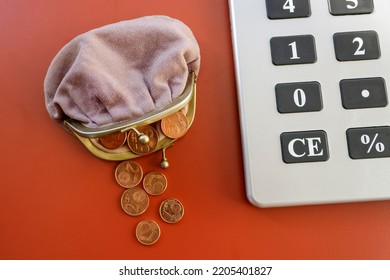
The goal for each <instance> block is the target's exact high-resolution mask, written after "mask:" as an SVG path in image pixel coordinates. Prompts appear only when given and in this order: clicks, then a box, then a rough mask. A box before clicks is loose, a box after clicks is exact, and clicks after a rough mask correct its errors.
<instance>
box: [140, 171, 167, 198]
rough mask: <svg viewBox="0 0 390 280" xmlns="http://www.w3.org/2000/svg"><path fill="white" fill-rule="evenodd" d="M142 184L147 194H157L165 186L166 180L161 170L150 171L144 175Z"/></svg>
mask: <svg viewBox="0 0 390 280" xmlns="http://www.w3.org/2000/svg"><path fill="white" fill-rule="evenodd" d="M143 185H144V189H145V190H146V192H147V193H148V194H151V195H159V194H162V193H163V192H164V191H165V189H166V188H167V186H168V181H167V178H166V177H165V175H164V174H162V173H161V172H157V171H152V172H149V173H148V174H146V175H145V177H144V182H143Z"/></svg>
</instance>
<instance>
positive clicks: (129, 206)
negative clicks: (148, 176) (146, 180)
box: [121, 187, 149, 216]
mask: <svg viewBox="0 0 390 280" xmlns="http://www.w3.org/2000/svg"><path fill="white" fill-rule="evenodd" d="M121 205H122V209H123V210H124V211H125V212H126V213H127V214H129V215H131V216H138V215H141V214H142V213H144V212H145V211H146V209H147V208H148V206H149V196H148V194H147V193H146V192H145V191H144V190H143V189H141V188H139V187H134V188H131V189H127V190H126V191H125V192H124V193H123V194H122V197H121Z"/></svg>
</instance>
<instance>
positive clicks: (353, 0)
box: [347, 0, 359, 10]
mask: <svg viewBox="0 0 390 280" xmlns="http://www.w3.org/2000/svg"><path fill="white" fill-rule="evenodd" d="M347 2H352V3H353V5H349V4H348V5H347V8H348V9H350V10H352V9H355V8H356V7H357V6H358V5H359V3H358V0H347Z"/></svg>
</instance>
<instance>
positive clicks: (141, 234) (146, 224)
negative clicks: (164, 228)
mask: <svg viewBox="0 0 390 280" xmlns="http://www.w3.org/2000/svg"><path fill="white" fill-rule="evenodd" d="M160 235H161V230H160V227H159V225H158V224H157V223H156V222H155V221H152V220H144V221H141V222H139V223H138V225H137V228H136V229H135V236H136V237H137V240H138V241H139V242H140V243H142V244H144V245H152V244H154V243H156V242H157V240H158V239H159V238H160Z"/></svg>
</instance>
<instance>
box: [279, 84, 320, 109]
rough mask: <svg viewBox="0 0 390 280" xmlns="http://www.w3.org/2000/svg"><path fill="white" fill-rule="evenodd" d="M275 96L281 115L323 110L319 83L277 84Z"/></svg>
mask: <svg viewBox="0 0 390 280" xmlns="http://www.w3.org/2000/svg"><path fill="white" fill-rule="evenodd" d="M275 94H276V104H277V109H278V111H279V113H298V112H313V111H321V110H322V95H321V86H320V84H319V83H318V82H302V83H285V84H277V85H276V86H275Z"/></svg>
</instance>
